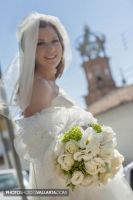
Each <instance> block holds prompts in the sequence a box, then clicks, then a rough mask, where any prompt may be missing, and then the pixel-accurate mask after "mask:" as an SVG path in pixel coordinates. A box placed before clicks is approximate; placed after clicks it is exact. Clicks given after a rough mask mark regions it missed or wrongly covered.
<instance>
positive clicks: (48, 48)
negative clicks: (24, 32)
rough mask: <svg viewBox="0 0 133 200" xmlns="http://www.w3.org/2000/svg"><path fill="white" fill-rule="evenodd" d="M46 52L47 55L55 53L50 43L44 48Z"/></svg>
mask: <svg viewBox="0 0 133 200" xmlns="http://www.w3.org/2000/svg"><path fill="white" fill-rule="evenodd" d="M46 52H47V53H48V54H49V53H54V52H55V47H54V45H53V44H52V43H49V44H47V47H46Z"/></svg>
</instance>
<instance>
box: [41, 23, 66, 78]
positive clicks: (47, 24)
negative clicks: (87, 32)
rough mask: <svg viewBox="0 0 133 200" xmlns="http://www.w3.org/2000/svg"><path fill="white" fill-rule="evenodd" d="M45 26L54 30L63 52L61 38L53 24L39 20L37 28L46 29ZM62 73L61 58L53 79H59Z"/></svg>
mask: <svg viewBox="0 0 133 200" xmlns="http://www.w3.org/2000/svg"><path fill="white" fill-rule="evenodd" d="M47 26H50V27H52V28H53V29H54V30H55V32H56V33H57V35H58V38H59V41H60V43H61V46H62V51H63V52H64V43H63V38H62V36H61V34H60V32H59V30H58V29H57V27H56V26H55V25H54V24H52V23H51V22H48V21H44V20H40V25H39V28H46V27H47ZM63 71H64V58H63V57H62V59H61V61H60V63H59V64H58V66H57V72H56V74H55V79H57V78H59V77H61V75H62V73H63Z"/></svg>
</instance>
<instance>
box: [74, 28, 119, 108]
mask: <svg viewBox="0 0 133 200" xmlns="http://www.w3.org/2000/svg"><path fill="white" fill-rule="evenodd" d="M104 46H105V37H104V35H96V34H94V33H92V32H90V29H89V28H88V27H87V26H85V29H84V36H83V40H82V42H80V43H79V44H78V47H77V49H78V50H79V51H80V54H81V56H82V58H83V64H82V67H83V69H84V72H85V75H86V79H87V83H88V94H87V95H86V96H85V101H86V104H87V105H90V104H91V103H93V102H95V101H97V100H99V99H100V98H101V97H102V96H104V95H106V94H108V93H109V92H110V91H111V90H114V89H115V88H116V86H115V83H114V81H113V78H112V74H111V71H110V66H109V58H108V57H107V56H106V53H105V47H104Z"/></svg>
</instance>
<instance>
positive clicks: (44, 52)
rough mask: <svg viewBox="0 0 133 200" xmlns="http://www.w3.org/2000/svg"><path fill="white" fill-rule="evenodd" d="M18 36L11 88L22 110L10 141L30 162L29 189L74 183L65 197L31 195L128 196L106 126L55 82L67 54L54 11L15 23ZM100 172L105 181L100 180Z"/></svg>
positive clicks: (113, 199)
mask: <svg viewBox="0 0 133 200" xmlns="http://www.w3.org/2000/svg"><path fill="white" fill-rule="evenodd" d="M18 35H19V44H20V62H19V68H20V70H19V71H20V74H19V80H18V82H17V84H18V88H17V90H15V92H16V99H17V104H18V105H19V107H20V108H21V110H22V113H23V114H24V115H23V114H22V115H21V116H20V117H21V118H20V119H18V120H16V121H15V125H16V130H17V133H18V134H17V135H16V137H15V139H14V145H15V148H16V151H17V152H18V154H19V155H20V156H22V157H23V158H24V159H26V160H28V161H29V162H30V188H31V189H44V188H45V189H64V188H67V187H68V186H71V188H74V187H75V186H76V188H75V190H74V191H73V190H70V191H69V195H68V196H65V197H64V196H60V197H59V196H56V197H55V196H54V197H53V196H52V197H50V196H49V197H44V196H42V197H38V196H33V197H32V199H33V200H39V199H45V200H53V199H54V200H56V199H60V200H64V199H66V200H76V199H77V197H78V199H79V200H97V199H99V200H107V199H108V200H127V199H128V200H132V199H133V194H132V191H131V189H130V187H129V186H128V185H127V183H126V181H125V179H124V178H123V177H122V175H121V172H120V167H122V165H121V163H122V160H123V157H122V156H120V154H119V153H118V152H117V151H114V146H115V144H116V142H115V139H114V138H113V136H114V135H115V134H114V132H113V130H112V129H111V128H107V130H106V131H105V128H104V126H101V125H100V124H98V122H97V120H96V119H95V118H94V117H93V116H92V114H91V113H89V112H87V111H85V110H83V109H81V108H80V107H78V106H77V105H76V104H75V103H74V101H73V100H72V99H71V98H70V97H69V96H68V95H67V94H66V93H65V92H64V91H63V90H61V89H60V88H59V87H58V85H56V79H57V78H58V77H59V76H60V75H61V74H62V72H63V70H64V67H66V65H67V64H68V60H69V58H70V57H69V55H70V51H69V49H70V48H69V39H68V36H67V33H66V31H65V28H64V26H63V25H62V23H61V22H60V21H59V19H58V18H56V17H54V16H49V15H43V14H39V13H32V14H30V15H29V16H28V17H26V18H25V19H24V20H23V21H22V23H21V24H20V27H19V34H18ZM15 67H16V65H15ZM88 126H89V127H88ZM83 127H84V129H85V130H83ZM86 127H88V128H87V129H86ZM100 134H101V135H102V136H103V139H102V136H101V137H100ZM64 135H65V137H64ZM60 136H61V137H60ZM95 136H97V137H95ZM63 137H64V139H63V140H62V139H61V138H63ZM96 138H97V139H96ZM57 139H59V140H60V141H63V142H64V143H63V144H62V143H59V142H58V140H57ZM84 139H85V140H84ZM113 139H114V140H113ZM79 140H81V141H80V142H81V143H80V145H79V143H78V141H79ZM112 140H113V141H114V143H113V141H112ZM56 143H58V144H59V146H58V147H59V148H57V149H56ZM87 145H88V146H87ZM64 146H65V148H64ZM57 152H58V156H59V157H60V158H59V157H57V155H56V153H57ZM116 152H117V153H116ZM80 153H81V154H82V155H79V154H80ZM73 154H75V155H73ZM58 158H59V159H58ZM121 158H122V159H121ZM62 166H63V167H62ZM63 170H64V171H63ZM111 170H114V171H111ZM62 171H63V172H62ZM99 172H100V174H99ZM111 172H115V174H116V173H117V174H116V176H115V177H114V176H113V174H114V173H111ZM62 173H63V176H62ZM99 175H100V176H99ZM99 177H100V178H101V179H102V180H103V182H102V183H103V184H105V183H106V184H105V185H103V184H100V183H101V182H99ZM65 179H66V180H67V183H66V181H65ZM107 180H108V182H107ZM93 183H94V184H93ZM91 186H92V187H91Z"/></svg>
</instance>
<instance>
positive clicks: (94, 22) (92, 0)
mask: <svg viewBox="0 0 133 200" xmlns="http://www.w3.org/2000/svg"><path fill="white" fill-rule="evenodd" d="M32 11H37V12H41V13H45V14H51V15H56V16H57V17H59V18H60V20H61V21H62V23H63V24H64V26H65V27H66V29H67V31H68V34H69V37H70V41H71V47H72V53H73V60H72V64H71V66H70V67H69V68H68V69H67V71H66V72H65V74H64V76H63V77H62V78H61V79H60V80H59V81H58V84H59V85H60V86H61V87H63V88H64V89H65V90H66V91H67V92H68V93H69V94H70V95H71V96H72V97H73V98H74V99H75V100H76V101H77V103H79V104H80V105H81V106H82V107H85V104H84V99H83V96H84V95H86V93H87V82H86V79H85V75H84V71H83V69H82V68H81V63H82V59H81V57H80V55H79V52H78V51H77V50H76V48H75V47H76V41H77V38H79V36H81V35H82V34H83V26H84V25H85V24H87V25H89V26H90V28H91V30H92V31H94V32H98V33H103V34H105V36H106V41H107V42H106V52H107V55H108V56H109V57H110V65H111V71H112V74H113V78H114V80H115V81H116V84H117V85H118V86H120V85H121V75H120V68H121V69H122V71H123V74H124V76H125V77H126V79H127V84H131V83H133V56H132V54H133V0H100V1H99V0H83V1H81V0H78V1H77V0H29V1H28V0H19V1H18V0H12V1H11V0H5V1H3V2H1V4H0V24H1V31H0V47H1V48H0V60H1V65H2V67H3V69H5V68H6V67H7V66H8V65H9V63H10V62H11V60H12V58H13V57H14V55H15V54H16V52H17V50H18V47H17V40H16V27H17V24H18V22H19V21H20V20H21V19H22V18H23V17H24V16H25V15H27V14H29V13H30V12H32Z"/></svg>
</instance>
